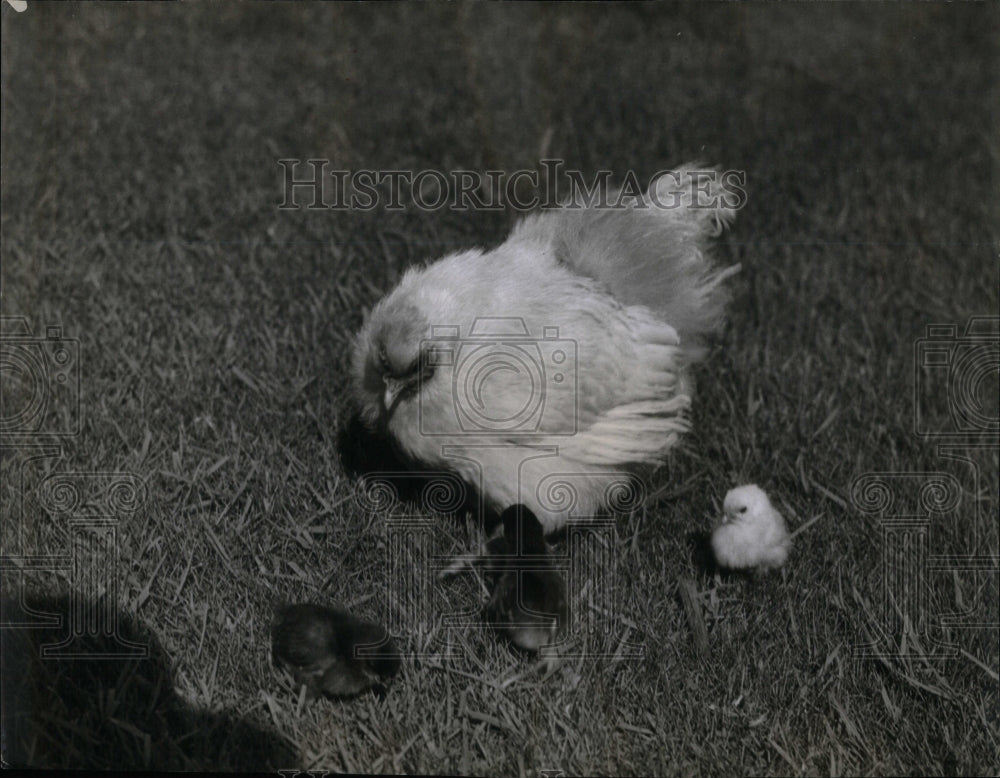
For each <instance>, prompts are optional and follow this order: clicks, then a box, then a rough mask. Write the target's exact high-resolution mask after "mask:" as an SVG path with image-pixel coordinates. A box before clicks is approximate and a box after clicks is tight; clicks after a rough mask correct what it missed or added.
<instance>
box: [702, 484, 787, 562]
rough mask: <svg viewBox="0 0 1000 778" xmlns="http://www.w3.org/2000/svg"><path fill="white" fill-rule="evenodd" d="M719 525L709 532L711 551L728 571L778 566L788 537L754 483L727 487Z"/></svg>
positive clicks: (779, 518)
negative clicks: (727, 490) (722, 514)
mask: <svg viewBox="0 0 1000 778" xmlns="http://www.w3.org/2000/svg"><path fill="white" fill-rule="evenodd" d="M722 509H723V512H724V514H725V516H724V518H723V520H722V524H720V525H719V526H718V527H716V528H715V531H714V532H713V533H712V552H713V553H714V554H715V558H716V560H717V561H718V562H719V564H720V565H722V566H723V567H728V568H729V569H731V570H741V569H747V568H753V569H758V570H768V569H772V568H777V567H781V566H782V565H783V564H785V562H786V561H787V559H788V552H789V551H790V549H791V538H790V537H789V535H788V529H787V528H786V527H785V520H784V518H783V517H782V515H781V514H780V513H779V512H778V511H777V510H776V509H775V508H774V506H773V505H771V501H770V500H769V499H768V497H767V495H766V494H765V493H764V490H763V489H761V488H760V487H759V486H756V485H755V484H748V485H746V486H738V487H736V488H735V489H730V490H729V492H728V493H727V494H726V499H725V500H724V501H723V504H722Z"/></svg>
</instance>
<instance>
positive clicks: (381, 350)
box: [378, 344, 389, 368]
mask: <svg viewBox="0 0 1000 778" xmlns="http://www.w3.org/2000/svg"><path fill="white" fill-rule="evenodd" d="M378 361H379V364H381V365H382V367H384V368H386V367H389V355H388V354H386V353H385V346H384V345H382V344H379V347H378Z"/></svg>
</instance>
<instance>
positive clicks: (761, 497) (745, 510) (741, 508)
mask: <svg viewBox="0 0 1000 778" xmlns="http://www.w3.org/2000/svg"><path fill="white" fill-rule="evenodd" d="M770 507H771V501H770V500H768V499H767V495H766V494H764V490H763V489H761V488H760V487H759V486H757V485H755V484H748V485H746V486H737V487H736V488H735V489H730V490H729V492H728V493H727V494H726V499H725V501H724V502H723V503H722V511H723V513H724V514H725V519H724V521H726V522H730V521H743V520H745V519H750V518H753V517H754V516H759V515H760V514H761V513H762V512H763V511H765V510H767V509H768V508H770Z"/></svg>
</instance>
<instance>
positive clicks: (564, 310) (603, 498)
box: [353, 167, 739, 533]
mask: <svg viewBox="0 0 1000 778" xmlns="http://www.w3.org/2000/svg"><path fill="white" fill-rule="evenodd" d="M693 169H697V168H690V167H689V168H683V169H681V170H678V171H676V173H675V176H674V177H671V176H662V177H659V178H657V179H656V181H655V182H654V184H652V185H651V189H650V192H647V193H646V194H645V195H643V196H642V202H641V204H640V205H639V206H638V207H636V206H635V204H634V203H633V205H631V206H628V207H621V208H608V207H606V206H605V207H603V208H600V207H584V204H582V203H576V204H574V206H573V207H569V208H561V209H553V210H543V211H540V212H538V213H536V214H532V215H529V216H527V217H526V218H524V219H522V220H521V221H520V222H519V223H518V224H517V225H516V226H515V227H514V229H513V231H512V232H511V234H510V236H509V237H508V239H507V240H506V241H505V242H504V243H503V244H501V245H500V246H499V247H497V248H495V249H493V250H492V251H489V252H483V251H481V250H478V249H476V250H471V251H465V252H462V253H458V254H453V255H450V256H447V257H444V258H443V259H440V260H438V261H437V262H435V263H433V264H431V265H429V266H427V267H420V268H412V269H410V270H409V271H407V273H406V274H405V275H404V276H403V278H402V279H401V280H400V282H399V285H398V286H397V287H396V288H395V289H394V290H393V291H392V292H390V293H389V294H388V295H387V296H386V297H385V298H383V299H382V300H381V301H380V302H379V303H378V304H377V305H376V306H375V307H374V309H373V310H372V311H371V313H370V314H369V315H368V316H367V317H366V321H365V323H364V325H363V327H362V329H361V331H360V333H359V334H358V337H357V341H356V344H355V350H354V363H353V374H354V375H353V377H354V384H353V388H354V395H355V400H356V402H357V405H358V407H359V411H360V416H361V418H362V420H363V421H364V422H365V423H366V425H367V426H368V427H369V428H370V429H372V430H374V431H377V432H380V433H382V434H385V435H387V436H388V437H389V438H390V439H391V440H392V441H393V442H394V444H395V446H396V448H397V450H399V451H401V452H402V453H403V454H405V455H406V456H407V457H408V458H409V459H410V460H411V461H412V462H413V463H414V464H415V465H416V466H418V467H420V468H421V469H430V470H436V469H445V470H452V471H455V472H457V473H458V474H459V475H460V476H461V477H462V478H463V479H464V480H465V481H466V482H467V483H469V484H470V485H471V486H473V487H474V488H475V489H478V490H480V491H481V493H482V494H483V496H484V497H485V501H486V503H487V505H488V506H489V507H491V508H493V509H495V510H497V511H499V510H501V509H503V508H505V507H506V506H509V505H515V504H524V505H526V506H527V507H528V508H529V509H530V510H531V511H532V512H533V513H534V514H535V515H536V516H537V517H538V519H539V521H540V522H541V524H542V527H543V528H544V530H545V532H546V533H549V532H553V531H555V530H556V529H558V528H559V527H560V526H562V525H563V524H564V523H565V522H566V521H567V520H568V519H569V517H570V516H571V515H575V516H588V515H593V514H595V513H596V512H597V511H599V510H600V509H601V508H602V507H605V506H607V504H608V501H609V499H610V498H612V497H613V493H614V487H615V485H616V484H619V483H620V481H621V473H622V471H623V470H624V471H634V470H635V468H637V467H638V466H641V465H655V464H657V463H659V462H661V461H662V460H663V458H664V456H665V455H666V453H667V451H669V450H670V449H671V448H672V447H673V446H674V445H675V444H676V443H677V441H678V440H679V438H680V436H681V435H682V434H683V433H685V432H686V431H687V430H688V426H689V425H688V418H687V412H688V408H689V406H690V404H691V394H692V391H693V387H692V384H691V380H690V377H689V372H688V369H689V367H690V365H691V364H692V363H693V362H695V361H696V360H698V359H699V358H701V357H702V356H703V354H704V352H705V346H706V339H707V338H708V337H709V336H710V335H712V334H713V333H715V332H717V331H718V330H719V328H720V327H721V325H722V323H723V314H724V310H725V306H726V303H727V301H728V293H727V291H726V289H725V288H724V285H723V284H722V281H723V280H724V279H725V278H727V277H728V276H730V275H732V274H733V273H734V272H736V271H737V270H738V269H739V268H738V266H734V267H730V268H727V269H724V270H719V269H718V268H716V266H715V265H714V263H713V262H712V261H711V258H710V256H709V251H708V249H709V246H708V240H709V238H710V237H712V236H713V235H715V234H718V232H719V230H721V228H722V226H723V225H725V224H726V223H727V222H728V221H729V219H731V218H732V216H733V214H734V210H733V208H732V207H730V206H731V205H733V203H732V199H731V197H729V195H728V194H727V193H726V192H725V191H723V189H722V187H721V185H719V183H718V181H719V179H718V178H716V179H714V183H713V184H712V186H710V187H709V189H708V191H707V195H708V197H710V198H712V200H711V202H712V205H711V206H709V207H705V205H704V202H705V201H704V199H703V198H704V197H705V195H706V191H705V189H704V186H705V178H703V177H701V178H699V177H697V176H694V175H692V170H693ZM699 182H700V183H699ZM699 186H701V187H702V189H701V191H700V192H698V187H699ZM653 187H655V190H654V189H653ZM696 193H697V194H696ZM730 194H731V193H730ZM696 196H697V197H698V207H692V202H693V199H692V198H693V197H696ZM727 198H729V199H727ZM608 200H609V201H610V202H612V203H613V202H615V196H614V195H612V196H611V197H609V198H608ZM664 204H666V205H669V206H671V207H662V206H663V205H664ZM566 474H570V475H571V478H570V479H564V478H563V476H565V475H566ZM560 479H561V480H563V481H564V482H565V481H567V480H568V481H570V482H571V489H572V490H573V494H572V497H571V499H562V498H564V497H565V496H566V494H565V491H563V492H560V490H559V488H558V487H559V486H560V485H559V484H558V483H557V482H558V481H559V480H560Z"/></svg>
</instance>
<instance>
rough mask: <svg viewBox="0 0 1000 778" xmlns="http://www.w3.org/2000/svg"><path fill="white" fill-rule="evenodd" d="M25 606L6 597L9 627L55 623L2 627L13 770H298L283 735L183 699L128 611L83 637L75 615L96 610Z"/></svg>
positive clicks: (48, 603) (164, 661) (7, 759)
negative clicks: (113, 623) (112, 625)
mask: <svg viewBox="0 0 1000 778" xmlns="http://www.w3.org/2000/svg"><path fill="white" fill-rule="evenodd" d="M81 605H82V607H81ZM24 606H25V607H22V605H21V604H19V603H18V602H17V601H16V600H13V599H7V598H5V599H4V600H3V602H2V606H0V610H2V621H3V623H4V624H5V625H6V624H22V623H36V624H37V623H40V622H47V623H48V625H47V626H41V627H39V626H34V627H26V626H11V627H4V628H2V629H0V650H2V662H3V700H2V719H3V725H2V727H3V755H2V756H3V767H4V768H10V767H34V768H48V769H59V768H64V769H65V768H70V769H98V770H101V769H104V770H107V769H114V770H128V769H132V770H150V769H153V770H231V771H245V770H255V771H256V770H264V769H268V770H277V769H281V768H287V767H289V766H290V765H293V764H295V761H296V754H295V751H294V750H293V748H292V747H291V746H290V745H289V744H288V743H287V742H286V741H284V740H283V739H282V738H281V737H280V736H279V735H277V734H275V733H273V732H269V731H267V730H265V729H262V728H260V727H258V726H255V725H253V724H250V723H247V722H246V721H243V720H241V719H239V718H238V717H236V716H233V715H229V714H227V713H224V712H223V713H209V712H203V711H198V710H196V709H194V708H192V707H191V706H189V705H187V704H186V703H185V702H184V701H183V700H181V699H180V697H179V696H178V695H177V693H176V692H175V691H174V688H173V679H172V674H171V672H170V661H169V658H168V656H167V655H166V653H165V652H164V650H163V648H162V647H161V646H160V644H159V641H158V640H157V639H156V637H155V635H153V634H152V633H151V632H150V631H149V630H147V629H146V628H144V627H143V626H141V625H140V624H139V623H138V622H136V621H135V620H133V619H131V618H130V617H129V616H127V615H126V614H124V613H121V612H119V613H117V629H113V630H103V629H95V630H92V631H89V634H78V633H79V632H86V631H87V630H77V631H76V632H74V631H73V630H72V629H71V625H72V624H73V620H74V619H73V617H74V616H77V617H78V618H79V616H80V615H81V613H82V612H86V613H89V614H97V611H96V610H95V609H88V606H89V604H82V603H79V602H77V603H71V601H70V600H69V598H67V597H58V598H51V597H39V596H31V595H29V596H27V597H25V600H24ZM105 631H106V632H108V634H93V633H102V632H105ZM53 654H54V655H53ZM116 654H117V655H116ZM144 655H145V656H144Z"/></svg>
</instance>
